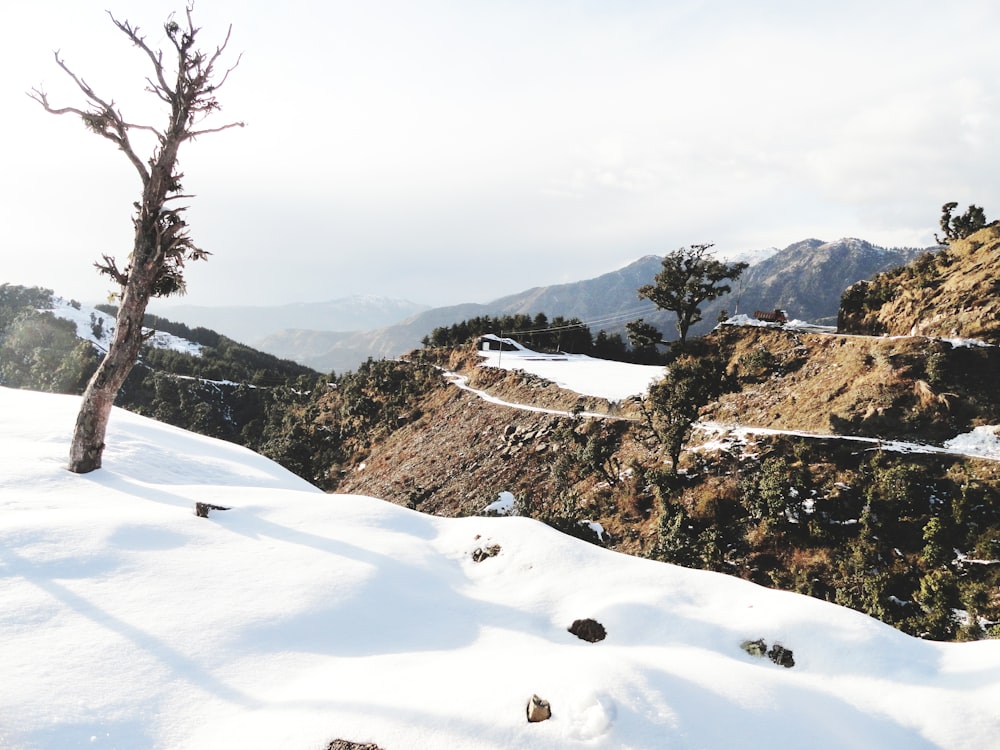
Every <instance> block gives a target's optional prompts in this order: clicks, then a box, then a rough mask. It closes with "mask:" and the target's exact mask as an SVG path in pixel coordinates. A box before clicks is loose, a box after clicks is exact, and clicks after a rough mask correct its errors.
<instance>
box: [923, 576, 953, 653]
mask: <svg viewBox="0 0 1000 750" xmlns="http://www.w3.org/2000/svg"><path fill="white" fill-rule="evenodd" d="M916 598H917V601H918V602H919V603H920V608H921V609H922V610H923V611H924V617H923V626H924V630H925V633H926V635H927V637H928V638H931V639H933V640H935V641H950V640H952V639H953V638H954V637H955V634H956V632H957V631H958V625H959V623H958V617H957V616H956V614H955V609H956V608H958V607H959V606H960V604H961V602H960V600H959V594H958V582H957V580H956V578H955V574H954V573H952V572H951V571H950V570H947V569H940V568H939V569H937V570H932V571H931V572H930V573H928V574H927V575H925V576H924V577H923V578H921V579H920V591H919V592H918V593H917V597H916Z"/></svg>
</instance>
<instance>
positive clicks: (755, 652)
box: [740, 638, 767, 656]
mask: <svg viewBox="0 0 1000 750" xmlns="http://www.w3.org/2000/svg"><path fill="white" fill-rule="evenodd" d="M740 648H741V649H743V650H744V651H746V652H747V653H748V654H750V656H764V655H766V654H767V643H765V642H764V639H763V638H758V639H757V640H756V641H743V643H741V644H740Z"/></svg>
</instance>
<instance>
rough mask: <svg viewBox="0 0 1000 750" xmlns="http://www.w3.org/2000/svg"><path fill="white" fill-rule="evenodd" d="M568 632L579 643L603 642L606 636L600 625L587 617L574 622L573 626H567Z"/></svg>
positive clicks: (606, 633)
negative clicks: (578, 640) (579, 641)
mask: <svg viewBox="0 0 1000 750" xmlns="http://www.w3.org/2000/svg"><path fill="white" fill-rule="evenodd" d="M569 632H571V633H572V634H573V635H575V636H576V637H577V638H579V639H580V640H581V641H588V642H590V643H597V642H598V641H603V640H604V639H605V638H606V637H607V635H608V632H607V631H606V630H605V629H604V626H603V625H601V623H599V622H598V621H597V620H593V619H591V618H589V617H588V618H586V619H584V620H574V621H573V624H572V625H570V626H569Z"/></svg>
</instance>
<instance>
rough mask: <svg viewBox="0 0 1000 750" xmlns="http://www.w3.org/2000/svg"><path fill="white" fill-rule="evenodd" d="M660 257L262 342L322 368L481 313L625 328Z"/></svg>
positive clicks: (412, 344)
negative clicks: (394, 318) (395, 319)
mask: <svg viewBox="0 0 1000 750" xmlns="http://www.w3.org/2000/svg"><path fill="white" fill-rule="evenodd" d="M660 260H661V259H660V258H659V257H658V256H656V255H647V256H645V257H643V258H640V259H639V260H637V261H635V262H633V263H630V264H629V265H627V266H625V267H624V268H620V269H618V270H616V271H612V272H610V273H606V274H603V275H602V276H598V277H597V278H593V279H587V280H585V281H578V282H572V283H568V284H556V285H554V286H545V287H534V288H532V289H528V290H527V291H524V292H521V293H520V294H512V295H508V296H506V297H501V298H499V299H496V300H493V301H492V302H489V303H486V304H476V303H469V304H463V305H451V306H449V307H437V308H433V309H431V310H427V311H426V312H422V313H420V314H418V315H415V316H413V317H411V318H409V319H408V320H405V321H403V322H402V323H398V324H396V325H394V326H389V327H386V328H382V329H379V330H375V331H359V332H355V333H349V334H339V333H330V332H326V331H315V330H313V331H282V332H281V333H279V334H276V335H273V336H270V337H268V338H266V339H264V340H262V341H260V342H259V346H260V347H261V348H262V349H265V350H266V351H270V352H272V353H274V354H276V355H278V356H281V357H287V358H290V359H295V360H296V361H298V362H301V363H303V364H308V366H309V367H312V368H314V369H317V370H320V371H329V370H335V371H337V372H342V371H344V370H353V369H355V368H356V367H357V366H358V365H359V364H360V363H361V362H363V361H364V360H365V359H367V358H368V357H372V358H375V359H381V358H389V357H397V356H399V355H400V354H403V353H405V352H408V351H411V350H413V349H416V348H418V347H419V346H420V342H421V340H422V339H423V338H424V336H426V335H428V334H429V333H430V332H431V331H433V330H434V329H435V328H438V327H440V326H448V325H451V324H452V323H457V322H459V321H462V320H466V319H468V318H473V317H476V316H479V315H491V316H493V315H515V314H519V313H523V314H530V315H534V314H536V313H539V312H544V313H545V314H546V315H549V316H550V317H554V316H556V315H562V316H564V317H577V318H580V319H581V320H584V321H587V322H593V327H594V328H595V329H600V328H605V329H608V330H612V329H618V328H622V329H623V327H624V325H625V323H626V322H627V321H629V320H634V319H635V318H640V317H643V316H644V315H645V316H646V317H649V315H650V314H651V313H655V311H656V310H655V307H654V306H653V305H652V303H650V302H648V301H645V300H641V299H639V296H638V293H637V291H636V290H637V289H638V288H639V287H640V286H642V285H643V284H646V283H649V281H650V280H651V279H652V278H653V276H654V275H655V274H656V272H657V271H658V270H659V269H660ZM312 347H315V348H312ZM320 347H323V348H320ZM310 348H311V353H309V351H308V350H309V349H310Z"/></svg>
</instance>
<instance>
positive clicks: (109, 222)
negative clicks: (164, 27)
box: [0, 0, 1000, 302]
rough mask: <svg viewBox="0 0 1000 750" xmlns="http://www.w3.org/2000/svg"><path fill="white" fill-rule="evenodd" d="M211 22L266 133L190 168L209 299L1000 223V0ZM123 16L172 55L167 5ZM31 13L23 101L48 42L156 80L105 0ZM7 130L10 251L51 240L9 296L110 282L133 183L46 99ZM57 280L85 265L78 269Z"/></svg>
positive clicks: (46, 72) (245, 17)
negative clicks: (975, 212) (948, 224)
mask: <svg viewBox="0 0 1000 750" xmlns="http://www.w3.org/2000/svg"><path fill="white" fill-rule="evenodd" d="M61 6H65V7H64V8H62V7H61ZM59 8H61V11H60V10H58V9H59ZM197 12H198V13H199V14H201V13H202V12H203V13H204V16H202V17H203V18H204V21H205V33H206V37H205V38H206V39H208V38H209V37H211V38H213V39H214V38H215V36H213V34H217V32H218V31H219V30H221V29H224V27H225V23H226V22H228V21H232V23H233V26H234V31H233V41H232V43H231V44H232V49H233V50H234V51H238V50H243V51H244V53H245V54H244V57H243V60H242V62H241V63H240V67H239V68H238V69H237V71H236V72H235V73H234V75H233V77H232V78H231V80H230V81H229V83H227V87H226V89H225V90H224V91H223V96H222V100H223V104H224V106H225V110H224V112H223V117H232V118H240V119H246V120H247V121H248V123H249V127H248V128H247V129H245V130H242V131H238V132H228V133H225V134H221V135H219V136H214V137H211V138H205V139H202V140H201V141H199V142H198V143H196V144H193V147H192V148H191V149H189V150H188V151H187V152H186V153H184V154H182V162H183V167H184V170H185V172H186V173H187V180H186V185H187V186H188V187H189V189H190V190H191V191H192V192H194V193H196V195H197V197H196V198H195V199H194V201H193V203H192V209H191V218H192V224H193V231H194V234H195V237H196V239H198V240H199V241H200V242H202V244H204V245H205V246H206V247H209V248H210V249H212V250H213V251H214V252H215V255H214V256H213V258H212V259H211V260H210V261H209V264H207V265H208V266H212V269H211V270H209V269H208V268H207V267H206V268H204V269H201V268H199V269H198V270H197V271H192V273H193V274H195V273H196V274H197V276H195V277H194V278H193V280H192V283H191V284H190V285H189V286H190V292H191V297H190V300H191V301H192V302H213V301H219V302H222V301H229V302H235V301H243V300H245V299H246V298H247V297H248V298H250V299H258V300H260V301H262V302H284V301H291V300H295V299H300V298H309V299H317V298H323V297H335V296H342V295H345V294H349V293H353V292H355V291H366V292H373V293H384V294H397V293H399V288H400V287H405V283H406V281H407V278H409V277H411V276H412V274H419V275H421V277H422V278H426V279H427V280H428V282H429V283H433V284H434V286H432V287H430V289H429V291H428V294H430V295H432V299H428V300H421V301H427V302H437V301H441V302H456V301H463V300H475V301H485V300H487V299H490V298H491V297H494V296H499V295H500V294H505V293H510V292H513V291H518V290H520V289H521V288H523V287H524V286H531V285H536V284H542V283H550V282H553V281H556V280H570V279H572V278H581V277H585V276H588V275H596V274H598V273H601V272H603V271H606V270H608V269H610V268H613V267H615V266H617V265H620V264H621V263H623V262H626V261H627V260H629V259H630V258H634V257H637V256H638V255H642V254H645V253H649V252H663V251H668V250H670V249H674V248H676V247H678V246H680V245H684V244H689V243H691V242H703V241H715V242H716V243H717V246H718V247H719V248H720V249H723V248H724V249H727V250H738V249H746V248H747V247H763V246H770V245H777V246H783V245H785V244H789V243H791V242H794V241H797V240H799V239H803V238H804V237H806V236H818V237H821V238H825V239H835V238H836V237H840V236H845V235H853V236H861V237H864V238H865V239H869V240H871V241H873V242H877V243H883V244H903V243H904V241H905V242H906V243H919V242H921V241H922V240H921V238H926V241H928V242H929V241H930V239H931V236H932V234H933V231H934V228H935V227H936V222H937V215H938V210H939V207H940V205H941V204H942V203H944V202H945V201H947V200H958V201H959V202H960V203H962V202H965V203H968V202H975V203H977V204H979V205H983V206H984V207H985V208H986V210H987V213H988V214H989V215H994V214H996V213H997V211H1000V208H998V207H1000V188H998V187H997V186H996V182H995V179H994V177H993V175H994V173H995V166H994V165H995V164H996V162H997V158H998V156H1000V145H998V144H997V143H996V142H995V139H993V138H992V135H991V134H992V132H993V131H994V130H995V129H996V124H997V119H998V111H1000V102H998V100H997V97H996V95H995V94H993V93H992V91H993V81H995V80H996V78H997V77H998V73H1000V70H998V68H1000V63H998V61H997V58H996V56H995V54H994V52H993V49H994V44H993V41H992V30H993V29H996V28H997V27H998V26H997V22H998V21H1000V10H998V9H996V8H995V7H994V6H993V4H991V3H987V2H976V1H975V0H962V1H960V2H956V3H952V4H951V5H950V6H948V8H947V9H943V8H941V7H939V6H937V5H931V4H930V3H924V2H917V3H912V2H910V3H903V2H894V1H890V2H884V3H879V4H878V5H877V7H873V6H871V4H869V3H861V2H848V3H838V4H836V5H827V6H821V7H820V6H815V5H806V4H802V3H793V2H779V1H774V2H768V3H754V4H753V5H752V6H751V5H750V4H745V3H736V2H708V3H704V2H690V3H670V4H669V5H664V4H662V3H646V2H632V3H627V4H620V5H616V6H614V7H610V6H605V5H598V4H578V3H569V2H562V1H560V0H551V1H550V2H542V3H535V2H532V3H528V2H515V3H503V4H497V3H486V2H457V0H434V1H433V2H421V3H419V4H417V3H404V2H398V1H394V2H379V3H348V2H333V3H318V2H309V1H308V0H293V1H292V2H289V3H285V4H281V5H280V6H278V5H274V4H256V3H253V4H237V3H235V2H228V1H227V2H223V3H214V4H213V5H212V6H211V7H207V6H206V7H205V8H204V9H202V8H199V9H198V11H197ZM116 13H118V15H121V16H125V17H130V18H134V19H135V20H136V21H137V22H139V23H140V24H141V25H143V26H145V27H146V28H147V29H149V30H150V35H151V38H153V37H154V36H155V33H156V32H155V30H156V28H157V24H158V23H159V21H160V19H161V17H162V16H163V15H164V14H165V13H166V3H164V4H163V10H162V11H161V10H159V9H157V8H152V9H150V8H149V7H148V4H146V7H143V8H142V9H140V10H135V11H133V10H132V9H129V8H126V9H125V10H124V11H116ZM17 15H18V16H19V18H14V19H12V20H13V21H16V25H17V27H18V28H23V29H26V30H27V31H26V33H25V34H23V35H20V36H19V37H18V38H14V39H12V40H11V41H10V44H9V45H8V47H7V49H5V50H4V51H3V52H2V54H3V55H4V59H3V61H0V62H3V63H4V64H3V65H2V66H0V75H2V76H3V84H4V86H5V88H6V89H8V90H13V91H15V92H17V91H23V90H24V89H26V88H28V87H29V86H31V85H33V84H34V83H36V82H38V81H39V80H44V81H45V82H46V85H47V86H50V87H51V89H52V91H53V93H55V92H56V91H57V89H58V90H59V91H60V93H61V94H62V95H65V96H69V94H71V93H72V92H71V91H70V90H69V89H67V88H65V83H66V82H65V81H63V80H61V78H60V76H59V75H57V73H59V71H58V70H57V69H55V67H54V64H53V63H52V60H51V52H50V50H51V49H52V48H53V47H62V48H63V50H64V53H65V54H66V56H67V59H70V60H72V61H74V64H76V66H77V68H78V69H79V70H80V71H81V72H83V73H85V75H87V77H88V80H91V78H93V81H94V82H95V83H96V81H98V80H100V81H101V82H102V83H103V82H105V81H106V82H107V86H108V87H109V88H110V89H111V90H112V91H114V92H115V93H117V92H118V91H122V92H123V93H124V92H125V91H126V90H127V89H126V88H119V87H125V86H126V82H127V81H129V80H131V81H133V83H134V78H135V76H134V75H131V74H132V73H134V72H135V71H133V70H131V69H130V68H129V63H130V62H131V61H133V60H134V58H133V57H130V55H132V53H133V51H132V50H131V49H130V48H129V47H128V46H127V45H124V44H120V40H118V39H117V38H116V36H115V34H116V33H117V32H114V29H113V28H112V27H111V26H110V23H109V22H108V21H107V19H106V17H105V16H104V14H103V8H102V6H100V5H99V4H97V3H96V0H84V1H83V2H75V3H69V2H65V3H50V4H46V7H45V9H39V8H36V7H35V6H31V7H28V6H24V7H21V8H18V9H17ZM95 40H99V41H98V43H97V44H95V43H94V41H95ZM40 50H41V51H40ZM91 71H93V75H91ZM128 86H129V87H133V86H132V84H131V83H130V84H128ZM133 88H134V87H133ZM134 98H135V97H132V96H131V95H129V96H124V98H123V99H122V104H123V106H124V105H125V104H127V103H128V104H131V103H132V101H134ZM0 127H2V132H0V143H3V144H4V145H3V146H2V148H3V150H4V157H5V164H10V167H9V174H8V177H7V179H8V182H7V185H6V190H5V195H4V196H3V200H2V201H0V206H3V208H2V209H0V210H3V211H4V212H9V213H8V214H7V215H5V216H4V217H2V218H3V219H4V224H5V227H6V228H8V235H9V237H8V242H9V243H11V244H12V245H13V246H17V247H25V248H31V253H30V257H26V258H24V259H22V260H19V261H18V262H17V266H16V268H15V270H17V272H18V274H19V275H20V277H21V278H17V279H11V280H16V281H21V280H26V277H27V276H30V275H34V276H35V277H36V280H37V282H38V283H46V284H48V285H51V286H57V285H58V286H59V287H60V288H59V289H58V291H61V292H62V293H64V294H67V295H77V296H82V295H84V294H86V293H87V292H86V291H82V290H83V289H91V288H93V287H95V286H101V289H102V290H103V282H101V281H98V280H97V279H96V277H95V278H94V279H92V280H88V279H86V278H85V277H86V274H87V273H88V272H87V271H81V268H86V267H87V266H89V264H90V263H91V262H92V261H93V259H95V258H96V257H98V255H99V252H100V251H104V250H108V249H116V248H120V247H121V246H123V245H127V242H128V237H129V234H130V229H131V227H130V225H129V223H128V218H127V213H128V210H129V206H130V204H131V201H132V200H134V199H135V191H136V183H135V178H134V176H132V175H130V174H129V173H128V170H129V166H128V165H127V163H125V162H124V160H122V159H121V158H117V162H118V163H117V164H116V157H117V155H116V154H115V153H114V151H113V148H111V147H110V144H105V143H99V142H92V141H95V140H96V139H94V138H93V137H92V136H88V134H86V133H84V132H82V129H80V128H79V126H78V125H77V124H75V123H70V122H68V121H65V119H64V118H60V119H56V118H51V117H46V116H45V115H44V114H43V113H42V112H41V111H40V110H39V109H38V108H37V107H36V106H35V105H34V104H33V103H32V102H30V100H28V99H27V98H24V101H23V102H22V101H19V100H18V101H17V105H16V113H15V115H14V116H13V117H8V118H5V122H4V124H3V125H2V126H0ZM88 137H89V139H90V141H91V142H88ZM56 208H57V210H54V209H56ZM123 215H125V218H124V220H123ZM123 224H124V226H122V225H123ZM40 230H41V231H40ZM276 248H277V252H278V253H279V255H278V260H279V262H278V263H277V264H275V263H273V262H269V260H271V261H273V259H274V257H275V256H274V253H275V252H276ZM248 258H249V259H253V262H249V263H248V262H247V259H248ZM362 259H369V260H370V259H375V260H376V261H377V263H378V265H379V267H380V270H381V271H382V275H381V276H379V275H377V274H369V273H368V272H366V271H364V270H363V266H364V264H363V263H362ZM62 265H67V266H72V267H73V268H74V269H75V270H74V272H73V273H72V274H66V275H65V276H64V277H63V278H62V279H58V277H57V274H56V270H55V269H57V268H58V267H60V266H62ZM422 266H426V267H427V268H426V272H423V269H422V268H421V267H422ZM7 268H8V269H11V268H14V267H12V266H8V267H7ZM484 268H489V269H490V273H489V274H484V273H483V269H484ZM285 269H287V271H288V273H287V274H286V273H285ZM396 269H406V271H405V276H404V277H403V278H400V279H398V280H395V281H394V279H393V277H394V272H395V270H396ZM511 269H517V271H514V270H511ZM12 272H13V271H12V270H8V273H12ZM356 274H360V275H361V276H356ZM519 274H520V275H519ZM566 274H571V275H570V276H568V277H567V276H566ZM235 276H239V279H240V280H239V283H231V282H230V283H224V280H225V279H231V278H234V277H235ZM485 276H488V277H489V278H490V279H491V280H492V281H490V282H488V283H483V282H482V279H483V278H484V277H485ZM49 279H52V280H51V281H50V280H49ZM57 279H58V281H57ZM195 279H200V280H199V281H198V283H194V280H195ZM472 279H475V280H476V285H475V286H473V284H472V283H471V281H470V280H472ZM64 284H65V286H64ZM70 285H72V286H71V287H70ZM67 287H69V288H67ZM473 290H475V291H473ZM470 294H475V296H473V297H470V296H469V295H470Z"/></svg>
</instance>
